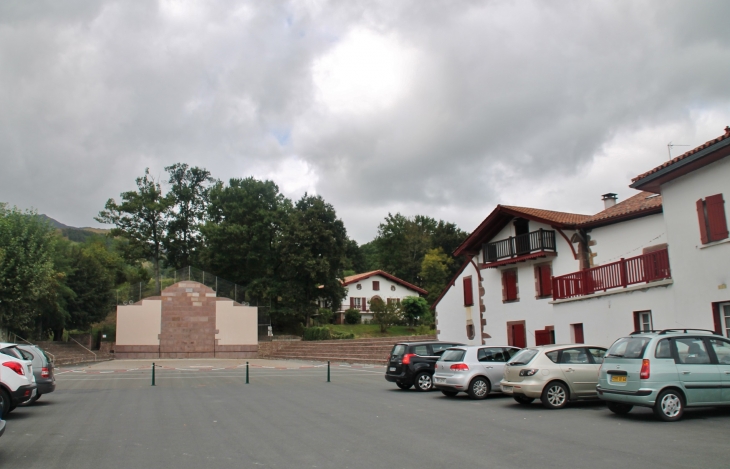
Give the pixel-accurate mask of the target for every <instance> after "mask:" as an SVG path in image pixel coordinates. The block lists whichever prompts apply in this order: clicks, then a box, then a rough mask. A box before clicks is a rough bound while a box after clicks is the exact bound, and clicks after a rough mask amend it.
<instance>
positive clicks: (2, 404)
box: [0, 389, 10, 418]
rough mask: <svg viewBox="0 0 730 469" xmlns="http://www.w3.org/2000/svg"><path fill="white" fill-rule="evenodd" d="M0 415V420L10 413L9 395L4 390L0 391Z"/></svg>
mask: <svg viewBox="0 0 730 469" xmlns="http://www.w3.org/2000/svg"><path fill="white" fill-rule="evenodd" d="M0 413H2V415H0V417H2V418H5V416H6V415H8V414H9V413H10V395H9V394H8V393H7V391H5V390H4V389H0Z"/></svg>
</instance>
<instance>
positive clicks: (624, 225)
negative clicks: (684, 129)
mask: <svg viewBox="0 0 730 469" xmlns="http://www.w3.org/2000/svg"><path fill="white" fill-rule="evenodd" d="M725 138H730V129H729V130H728V133H727V134H726V136H725ZM718 151H719V150H718ZM688 154H689V155H691V154H692V152H688ZM700 156H702V155H700ZM662 170H664V171H666V173H669V172H670V171H672V170H673V169H670V170H665V168H664V167H662V168H657V169H656V170H654V172H661V171H662ZM681 173H682V172H677V173H674V174H676V175H674V174H670V175H669V176H665V173H661V174H659V175H658V176H657V177H659V176H661V177H664V178H665V179H663V180H662V179H660V180H659V181H664V182H662V183H655V185H654V188H653V190H654V192H659V190H657V188H659V189H660V192H661V199H658V198H657V199H655V200H654V201H653V202H652V201H651V200H650V199H652V198H653V197H659V195H660V194H646V193H643V194H641V196H640V197H639V195H637V196H636V200H632V203H634V204H635V203H637V202H643V203H648V204H649V205H651V204H652V203H653V204H654V206H655V207H656V208H655V209H654V210H647V211H646V213H647V214H645V213H641V212H640V210H638V209H635V208H634V206H633V205H630V204H627V205H625V206H624V207H628V209H627V210H626V211H625V212H620V211H619V212H618V215H617V216H615V218H614V219H613V220H611V219H606V220H603V221H601V222H600V223H603V225H602V226H596V225H597V224H598V223H593V224H591V221H590V220H593V219H595V218H596V217H593V219H589V221H587V222H578V223H575V224H574V226H573V227H574V228H575V230H574V231H570V230H567V229H565V227H563V230H562V231H563V233H564V234H565V235H566V236H567V238H568V239H570V240H571V243H568V242H567V241H566V240H565V239H564V238H563V237H562V236H559V235H557V234H556V237H555V238H556V251H557V255H556V256H554V257H546V258H537V259H525V260H523V261H522V262H517V263H512V264H508V265H500V266H498V267H496V268H485V266H484V260H483V259H481V254H478V255H473V257H472V260H473V262H472V263H469V264H468V265H467V266H466V267H465V268H464V269H463V270H462V271H461V272H460V273H459V274H458V276H457V278H455V279H454V280H453V283H452V284H451V285H449V286H448V287H447V290H446V291H445V292H444V293H443V294H442V297H441V298H440V300H439V301H438V302H437V303H436V305H435V311H436V320H437V334H438V338H439V339H440V340H456V341H462V342H465V343H470V344H479V343H486V344H495V345H496V344H500V345H501V344H511V345H514V344H515V342H514V338H513V337H511V334H512V333H513V332H514V331H515V329H513V324H515V323H518V324H519V323H523V324H524V330H525V338H526V345H527V346H532V345H535V342H536V332H537V331H546V330H547V331H550V330H552V331H553V332H552V334H553V335H554V341H555V343H572V342H575V341H576V338H577V334H579V332H580V331H582V336H583V342H584V343H591V344H597V345H604V346H609V345H610V344H611V343H613V341H614V340H616V339H617V338H619V337H621V336H625V335H626V334H628V333H630V332H632V331H633V330H634V329H635V327H636V326H637V325H638V324H639V322H641V325H640V327H651V328H653V329H665V328H682V327H691V328H703V329H713V330H719V329H720V328H722V329H723V331H724V332H727V330H730V289H728V283H730V238H725V239H723V240H720V241H715V242H710V243H706V244H702V241H701V237H700V229H699V221H698V211H697V210H698V209H697V205H696V204H697V201H698V200H700V199H705V198H707V197H709V196H713V195H716V194H723V195H724V200H725V201H726V206H725V216H726V219H728V220H730V217H728V216H727V215H728V209H727V205H728V204H730V202H728V199H730V158H728V157H721V159H719V160H717V161H715V162H713V163H709V164H706V165H705V166H702V167H699V168H692V169H691V170H689V171H684V173H685V174H682V175H680V174H681ZM652 174H653V173H652ZM640 179H641V178H639V180H640ZM639 199H646V200H639ZM659 201H661V211H659V205H658V203H659ZM511 209H514V208H511ZM496 210H499V207H498V208H497V209H495V211H496ZM632 210H634V212H632ZM512 211H513V212H514V210H512ZM534 213H537V211H536V210H534V209H524V214H518V215H520V217H521V218H527V219H529V218H530V216H531V215H532V214H534ZM627 213H628V214H629V215H630V216H626V214H627ZM642 215H643V216H642ZM632 216H633V217H634V218H632ZM490 217H491V215H490ZM487 220H490V218H488V219H487ZM495 220H496V219H495ZM486 222H487V221H486V220H485V223H486ZM559 225H560V223H558V222H556V223H555V225H554V226H551V225H549V224H545V223H537V222H535V221H532V220H530V221H529V231H530V232H532V231H535V230H537V229H540V228H543V229H545V230H554V229H556V228H555V227H556V226H559ZM481 228H482V225H480V229H481ZM475 233H476V232H475ZM574 233H577V234H578V235H580V236H587V238H581V239H585V243H584V244H583V246H584V248H585V249H587V250H588V253H587V256H588V257H586V260H585V263H590V265H591V266H602V265H606V264H610V263H612V262H616V261H619V260H620V259H622V258H626V259H628V258H631V257H635V256H639V255H642V254H643V253H644V252H645V249H646V252H650V251H653V250H656V249H668V254H669V266H670V269H671V278H668V279H662V280H656V281H652V282H649V283H641V284H636V285H630V286H628V287H626V288H620V287H619V288H614V289H609V290H607V291H605V292H596V293H593V294H591V295H586V296H577V297H574V298H567V299H559V300H555V301H553V299H552V298H539V297H538V296H537V290H538V287H537V280H536V272H535V266H536V265H538V264H541V263H546V262H550V264H551V269H552V275H553V276H556V277H557V276H561V275H566V274H570V273H575V272H578V271H580V270H581V263H580V261H579V260H577V259H576V256H574V255H573V251H572V250H571V245H572V246H573V247H574V248H576V250H578V245H577V244H575V241H578V240H577V239H576V238H575V237H573V234H574ZM514 235H515V233H514V224H513V223H512V222H511V221H510V222H509V223H507V225H506V226H504V227H503V228H502V229H501V230H499V231H498V233H497V234H496V235H494V236H492V237H491V238H490V239H488V240H483V242H484V243H489V242H496V241H500V240H504V239H507V238H508V237H510V236H514ZM580 236H579V237H580ZM475 248H476V247H475V246H470V249H471V250H472V252H473V251H475V250H476V249H475ZM579 256H580V252H579ZM480 262H481V265H480ZM477 266H480V267H477ZM508 269H513V270H516V272H517V290H518V299H517V300H514V301H505V300H504V298H503V282H502V272H503V271H504V270H508ZM469 276H471V277H472V278H474V279H475V282H474V284H475V287H474V289H473V292H474V295H477V296H479V297H478V298H475V299H474V302H473V303H474V306H465V299H464V288H465V286H464V283H463V279H464V278H465V277H469ZM477 279H481V282H480V285H478V286H480V287H481V288H478V286H477V283H476V280H477ZM725 304H727V305H728V306H727V308H728V309H727V311H728V314H727V316H728V317H727V318H726V315H725V311H726V310H725V309H724V308H725ZM475 311H476V313H475ZM480 311H481V317H479V313H480ZM475 316H476V317H479V319H480V320H481V323H482V324H483V328H482V335H481V337H480V336H479V334H477V335H476V336H475V337H473V338H469V337H468V336H467V327H466V325H467V321H470V320H471V321H472V322H473V323H474V324H478V323H479V321H477V320H475ZM718 318H719V319H718ZM718 320H719V321H721V325H719V324H718ZM720 326H721V327H720ZM541 334H544V332H541ZM542 337H544V335H542Z"/></svg>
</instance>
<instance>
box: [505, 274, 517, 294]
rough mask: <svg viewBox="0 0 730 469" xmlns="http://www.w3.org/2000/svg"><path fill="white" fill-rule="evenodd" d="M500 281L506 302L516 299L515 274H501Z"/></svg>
mask: <svg viewBox="0 0 730 469" xmlns="http://www.w3.org/2000/svg"><path fill="white" fill-rule="evenodd" d="M502 281H503V282H504V289H505V294H506V296H507V298H506V300H507V301H510V300H516V299H517V274H516V273H515V272H514V271H513V270H506V271H504V272H502Z"/></svg>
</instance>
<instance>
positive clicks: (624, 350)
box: [606, 337, 651, 358]
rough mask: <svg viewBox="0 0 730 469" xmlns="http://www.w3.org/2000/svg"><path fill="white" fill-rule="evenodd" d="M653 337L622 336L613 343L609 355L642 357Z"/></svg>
mask: <svg viewBox="0 0 730 469" xmlns="http://www.w3.org/2000/svg"><path fill="white" fill-rule="evenodd" d="M650 340H651V338H649V337H622V338H620V339H618V340H617V341H616V342H614V343H613V345H612V346H611V348H610V349H608V352H607V353H606V356H607V357H616V358H641V357H643V356H644V350H646V346H647V344H648V343H649V341H650Z"/></svg>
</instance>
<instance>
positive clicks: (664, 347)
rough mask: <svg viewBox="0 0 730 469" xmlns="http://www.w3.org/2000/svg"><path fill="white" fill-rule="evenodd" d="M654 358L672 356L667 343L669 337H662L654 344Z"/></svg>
mask: <svg viewBox="0 0 730 469" xmlns="http://www.w3.org/2000/svg"><path fill="white" fill-rule="evenodd" d="M654 356H655V357H656V358H672V349H671V347H670V344H669V339H662V340H660V341H659V343H658V344H657V345H656V352H654Z"/></svg>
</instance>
